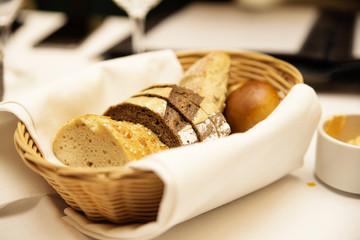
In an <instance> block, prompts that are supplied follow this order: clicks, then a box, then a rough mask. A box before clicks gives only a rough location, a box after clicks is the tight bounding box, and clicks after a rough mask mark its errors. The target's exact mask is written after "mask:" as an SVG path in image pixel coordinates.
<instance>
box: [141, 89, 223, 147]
mask: <svg viewBox="0 0 360 240" xmlns="http://www.w3.org/2000/svg"><path fill="white" fill-rule="evenodd" d="M135 96H152V97H158V98H162V99H165V100H166V101H167V102H168V104H169V105H171V106H172V107H173V108H174V109H176V110H177V111H178V112H179V113H180V114H181V116H182V117H184V118H185V119H186V120H187V121H188V122H189V123H190V124H191V125H192V127H193V128H194V130H195V132H196V134H197V137H198V138H199V140H200V141H208V140H211V139H216V138H218V137H219V135H218V133H217V130H216V127H215V125H214V124H213V123H212V122H211V121H210V119H209V118H208V115H207V113H206V112H204V110H203V109H201V108H200V106H199V105H197V104H195V103H194V102H192V101H191V100H190V99H189V98H192V99H194V101H197V103H200V102H201V100H202V99H203V97H201V96H199V95H198V94H196V93H193V92H192V91H190V90H188V89H182V88H181V87H178V86H177V85H155V86H153V87H150V88H147V89H145V90H143V91H141V92H140V93H138V94H136V95H135Z"/></svg>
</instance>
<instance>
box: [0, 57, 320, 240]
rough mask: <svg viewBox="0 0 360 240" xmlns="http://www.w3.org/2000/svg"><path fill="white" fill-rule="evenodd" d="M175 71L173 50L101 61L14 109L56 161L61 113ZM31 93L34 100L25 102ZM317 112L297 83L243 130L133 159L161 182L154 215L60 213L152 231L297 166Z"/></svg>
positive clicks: (104, 231) (144, 234)
mask: <svg viewBox="0 0 360 240" xmlns="http://www.w3.org/2000/svg"><path fill="white" fill-rule="evenodd" d="M181 74H182V70H181V66H180V65H179V63H178V62H177V59H176V57H175V55H174V54H173V53H172V52H171V51H159V52H152V53H146V54H141V55H136V56H131V57H126V58H121V59H116V60H111V61H107V62H104V63H101V64H99V65H96V66H95V67H91V68H89V69H87V70H86V71H82V72H80V73H79V74H75V75H74V76H71V77H70V78H68V79H64V80H63V81H57V82H55V83H53V84H50V85H47V86H44V87H43V89H41V90H39V91H38V92H37V94H38V95H39V96H38V95H33V94H31V95H30V96H27V97H25V96H24V97H23V98H19V99H17V101H14V102H13V103H14V104H16V105H17V106H19V109H22V111H20V110H19V111H20V112H21V114H20V113H19V112H18V113H16V114H17V116H18V117H19V118H20V119H21V120H23V119H24V120H27V121H26V122H25V124H26V126H27V128H28V129H29V132H30V133H31V135H32V136H35V139H34V140H35V141H36V143H37V145H38V146H39V147H40V149H41V151H42V152H43V153H44V155H45V159H47V160H48V161H53V162H54V164H59V163H58V161H57V160H56V158H54V157H53V155H52V151H51V142H52V139H53V137H54V136H55V133H56V131H57V130H58V129H59V128H60V127H61V126H62V124H64V123H65V122H66V121H67V120H70V119H72V118H74V117H78V116H80V115H83V114H86V113H95V114H99V113H100V114H101V113H102V112H103V111H104V110H105V109H106V108H107V107H108V106H109V105H112V104H115V103H118V102H121V101H122V100H124V99H126V98H127V97H129V96H130V95H131V94H133V93H135V92H137V91H139V90H140V89H141V88H144V87H146V86H148V85H150V84H155V83H171V82H173V83H176V82H177V81H178V79H179V78H180V77H181ZM31 96H36V100H35V99H34V100H33V101H32V102H31V103H29V102H27V100H29V97H31ZM4 104H5V105H6V104H11V103H10V102H8V103H4ZM0 109H1V105H0ZM8 110H9V109H8ZM320 114H321V111H320V105H319V102H318V99H317V97H316V94H315V92H314V91H313V90H312V89H311V88H310V87H309V86H307V85H305V84H299V85H296V86H295V87H293V89H292V90H291V91H290V93H289V94H288V96H287V97H285V99H284V100H283V101H282V102H281V103H280V105H279V106H278V108H277V109H276V110H275V111H274V112H273V113H272V114H271V115H270V116H269V117H268V118H267V119H266V120H265V121H263V122H261V123H259V124H258V125H256V126H255V127H254V128H252V129H251V130H249V131H248V132H246V133H242V134H233V135H231V136H228V137H225V138H222V139H218V140H214V141H210V142H205V143H201V144H194V145H190V146H186V147H181V148H176V149H171V150H167V151H163V152H159V153H158V154H155V155H151V156H148V157H147V158H145V159H143V160H140V161H137V162H133V163H131V164H130V166H132V167H135V168H141V169H149V170H152V171H154V172H155V173H157V174H158V175H159V177H160V178H161V179H162V180H163V182H164V184H165V191H164V196H163V199H162V202H161V204H160V209H159V213H158V218H157V220H156V221H154V222H150V223H147V224H134V225H126V226H120V225H117V224H110V223H108V224H104V223H94V222H91V221H89V220H88V219H86V218H85V217H84V216H83V215H81V214H78V213H77V212H75V211H73V210H72V209H70V208H68V209H66V210H65V214H66V215H67V216H66V217H64V219H65V220H66V221H67V222H68V223H69V224H71V225H73V226H74V227H75V228H77V229H78V230H79V231H81V232H83V233H84V234H87V235H89V236H92V237H94V238H97V239H149V238H153V237H156V236H158V235H160V234H161V233H163V232H165V231H166V230H168V229H169V228H171V227H172V226H174V225H176V224H178V223H180V222H183V221H185V220H187V219H189V218H192V217H194V216H197V215H199V214H201V213H204V212H206V211H208V210H211V209H213V208H215V207H218V206H221V205H223V204H225V203H228V202H230V201H232V200H235V199H237V198H239V197H241V196H244V195H246V194H248V193H251V192H253V191H255V190H258V189H260V188H262V187H265V186H266V185H268V184H270V183H272V182H274V181H276V180H278V179H280V178H281V177H283V176H285V175H286V174H288V173H289V172H291V171H292V170H294V169H296V168H298V167H300V166H301V165H302V159H303V155H304V154H305V152H306V149H307V147H308V145H309V144H310V140H311V138H312V136H313V133H314V131H315V129H316V126H317V124H318V121H319V119H320ZM27 117H28V118H29V119H30V120H29V119H26V118H27Z"/></svg>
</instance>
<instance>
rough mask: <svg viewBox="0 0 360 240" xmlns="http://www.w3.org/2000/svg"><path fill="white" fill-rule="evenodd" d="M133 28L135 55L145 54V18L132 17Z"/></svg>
mask: <svg viewBox="0 0 360 240" xmlns="http://www.w3.org/2000/svg"><path fill="white" fill-rule="evenodd" d="M130 20H131V24H132V25H133V27H132V40H131V41H132V48H133V51H134V53H142V52H145V42H144V40H145V16H130Z"/></svg>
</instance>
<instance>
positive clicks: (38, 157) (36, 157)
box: [14, 49, 303, 182]
mask: <svg viewBox="0 0 360 240" xmlns="http://www.w3.org/2000/svg"><path fill="white" fill-rule="evenodd" d="M209 51H224V52H226V53H228V54H229V55H230V57H231V56H232V55H241V56H244V57H245V56H247V57H249V58H251V59H255V60H261V61H268V62H278V63H280V64H281V65H283V66H284V67H285V68H287V69H288V70H290V71H292V72H293V73H294V75H295V76H297V79H296V80H297V82H296V83H295V84H297V83H303V78H302V75H301V73H300V72H299V70H298V69H296V68H295V67H294V66H293V65H291V64H290V63H287V62H285V61H283V60H281V59H278V58H275V57H272V56H270V55H267V54H264V53H259V52H251V51H243V50H235V49H210V50H209V49H207V50H206V49H203V50H179V51H175V54H176V56H177V57H178V58H182V57H186V56H191V55H205V54H207V53H209ZM250 56H251V57H250ZM295 84H294V85H295ZM14 141H15V146H16V149H17V151H18V152H19V154H22V159H23V160H24V162H25V163H26V165H28V166H29V167H30V168H31V169H33V170H34V171H35V172H38V173H39V174H44V173H46V174H48V173H49V172H52V173H54V174H57V175H59V176H64V177H67V178H76V179H82V180H86V181H92V180H94V181H96V182H98V181H102V180H103V181H109V180H114V179H124V178H133V177H134V176H137V177H138V175H139V174H140V175H141V174H154V173H153V172H152V171H148V170H142V169H137V168H132V167H130V166H127V165H125V166H117V167H104V168H94V169H93V168H72V167H68V166H62V165H56V164H54V163H51V162H48V161H46V160H45V159H44V158H43V157H42V154H41V153H40V151H39V150H38V148H37V146H36V144H35V142H34V141H33V140H32V138H31V136H30V134H29V133H28V132H27V130H26V126H25V125H24V123H22V122H21V121H20V122H19V123H18V126H17V128H16V131H15V135H14Z"/></svg>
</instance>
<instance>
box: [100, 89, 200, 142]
mask: <svg viewBox="0 0 360 240" xmlns="http://www.w3.org/2000/svg"><path fill="white" fill-rule="evenodd" d="M103 115H105V116H109V117H110V118H112V119H114V120H117V121H129V122H134V123H139V124H142V125H144V126H145V127H147V128H149V129H150V130H152V131H153V132H154V133H155V134H157V135H158V137H159V138H160V140H161V141H162V142H163V143H164V144H166V145H167V146H168V147H170V148H171V147H179V146H182V145H188V144H192V143H195V142H198V141H199V140H198V138H197V136H196V133H195V131H194V129H193V128H192V126H191V125H190V124H189V123H188V122H187V121H185V120H184V119H183V118H182V117H181V116H180V114H179V113H178V112H177V111H176V110H175V109H174V108H172V107H171V106H170V105H169V104H168V103H167V101H166V100H164V99H160V98H156V97H147V96H139V97H131V98H129V99H128V100H126V101H125V102H123V103H120V104H118V105H114V106H111V107H109V108H108V109H107V110H106V111H105V113H104V114H103Z"/></svg>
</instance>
